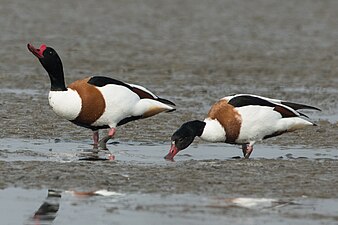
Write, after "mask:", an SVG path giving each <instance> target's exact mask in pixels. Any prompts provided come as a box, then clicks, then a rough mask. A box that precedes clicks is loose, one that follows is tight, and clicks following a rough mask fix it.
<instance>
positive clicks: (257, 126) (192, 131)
mask: <svg viewBox="0 0 338 225" xmlns="http://www.w3.org/2000/svg"><path fill="white" fill-rule="evenodd" d="M299 109H313V110H320V109H318V108H316V107H313V106H308V105H303V104H298V103H292V102H287V101H282V100H278V99H271V98H266V97H261V96H257V95H250V94H238V95H233V96H227V97H224V98H222V99H220V100H219V101H218V102H216V103H215V104H214V105H213V106H212V107H211V109H210V111H209V113H208V117H207V118H206V119H205V120H204V121H199V120H194V121H189V122H186V123H184V124H183V125H182V126H181V127H180V128H179V129H178V130H177V131H176V132H175V133H174V134H173V135H172V137H171V141H172V144H171V148H170V151H169V153H168V154H167V155H166V156H165V159H168V160H173V158H174V156H175V155H176V154H177V153H178V152H179V151H181V150H183V149H185V148H187V147H188V146H189V145H190V144H191V143H192V142H193V140H194V139H195V137H196V136H199V137H200V138H201V139H203V140H205V141H209V142H225V143H230V144H239V145H242V150H243V155H244V157H245V158H249V157H250V154H251V153H252V151H253V145H254V144H255V142H257V141H261V140H263V139H266V138H270V137H274V136H278V135H281V134H283V133H286V132H290V131H294V130H297V129H300V128H303V127H305V126H314V125H315V124H314V123H312V122H310V121H308V120H306V119H304V117H307V116H306V115H305V114H303V113H300V112H298V111H297V110H299Z"/></svg>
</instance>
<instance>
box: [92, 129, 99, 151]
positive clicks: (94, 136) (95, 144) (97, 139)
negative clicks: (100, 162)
mask: <svg viewBox="0 0 338 225" xmlns="http://www.w3.org/2000/svg"><path fill="white" fill-rule="evenodd" d="M93 141H94V144H93V145H94V148H97V147H98V144H99V131H98V130H95V131H93Z"/></svg>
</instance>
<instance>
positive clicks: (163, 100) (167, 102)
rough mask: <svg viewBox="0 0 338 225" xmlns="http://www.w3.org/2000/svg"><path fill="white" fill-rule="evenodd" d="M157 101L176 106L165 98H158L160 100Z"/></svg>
mask: <svg viewBox="0 0 338 225" xmlns="http://www.w3.org/2000/svg"><path fill="white" fill-rule="evenodd" d="M156 100H157V101H159V102H162V103H164V104H167V105H172V106H176V105H175V103H173V102H171V101H169V100H167V99H164V98H158V99H156Z"/></svg>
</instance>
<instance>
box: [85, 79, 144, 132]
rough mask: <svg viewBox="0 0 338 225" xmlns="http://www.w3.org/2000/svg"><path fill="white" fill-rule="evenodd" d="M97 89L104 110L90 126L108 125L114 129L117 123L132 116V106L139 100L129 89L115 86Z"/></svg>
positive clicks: (110, 85)
mask: <svg viewBox="0 0 338 225" xmlns="http://www.w3.org/2000/svg"><path fill="white" fill-rule="evenodd" d="M97 88H98V89H99V91H100V92H101V94H102V95H103V98H104V101H105V103H106V109H105V111H104V113H103V114H102V116H101V117H100V118H99V119H98V120H97V121H96V122H95V123H93V124H92V125H93V126H102V125H107V124H108V125H109V126H110V127H116V125H117V123H118V122H119V121H121V120H122V119H124V118H126V117H130V116H132V115H133V114H134V113H133V112H134V106H135V105H136V104H137V103H138V102H139V101H140V98H139V96H138V95H137V94H135V93H134V92H132V91H130V89H129V88H126V87H124V86H121V85H115V84H109V85H105V86H103V87H97Z"/></svg>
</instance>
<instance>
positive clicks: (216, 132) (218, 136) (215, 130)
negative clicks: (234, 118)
mask: <svg viewBox="0 0 338 225" xmlns="http://www.w3.org/2000/svg"><path fill="white" fill-rule="evenodd" d="M204 122H205V123H206V125H205V127H204V130H203V133H202V135H201V138H202V139H203V140H205V141H210V142H224V141H225V139H226V137H225V130H224V128H223V126H222V125H221V124H220V123H219V122H218V120H217V119H214V120H213V119H210V118H206V119H205V120H204Z"/></svg>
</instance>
